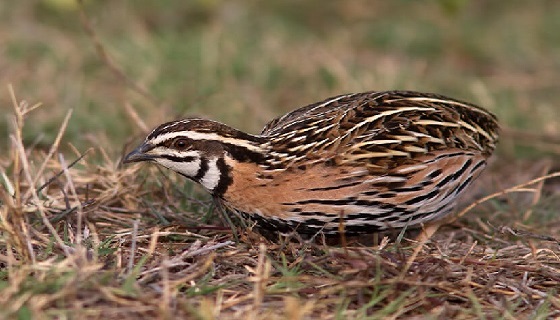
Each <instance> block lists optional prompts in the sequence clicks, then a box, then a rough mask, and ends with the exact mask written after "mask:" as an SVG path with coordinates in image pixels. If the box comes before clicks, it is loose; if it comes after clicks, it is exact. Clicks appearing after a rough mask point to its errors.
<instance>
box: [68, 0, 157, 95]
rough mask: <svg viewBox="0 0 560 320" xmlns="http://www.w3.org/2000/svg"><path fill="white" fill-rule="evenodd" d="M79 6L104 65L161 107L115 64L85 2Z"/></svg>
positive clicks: (79, 1)
mask: <svg viewBox="0 0 560 320" xmlns="http://www.w3.org/2000/svg"><path fill="white" fill-rule="evenodd" d="M78 4H79V5H78V7H79V9H80V18H81V21H82V25H83V26H84V29H85V30H86V33H87V34H88V36H89V37H90V39H91V40H92V42H93V44H94V46H95V50H96V51H97V54H98V55H99V58H100V59H101V61H103V63H105V65H106V66H107V67H108V68H109V70H111V72H113V74H114V75H115V76H116V77H117V78H118V79H120V80H122V81H124V83H125V84H126V85H128V86H129V87H130V88H131V89H132V90H133V91H135V92H137V93H139V94H140V95H142V96H143V97H144V98H146V99H148V100H149V101H150V102H151V103H153V104H154V105H159V103H158V100H157V99H156V98H155V97H154V96H153V95H152V94H150V93H149V92H148V91H147V90H146V89H144V88H142V87H141V86H140V85H139V84H137V83H136V82H134V81H133V80H132V79H130V78H129V77H128V76H127V75H126V74H125V73H124V71H122V69H121V68H120V67H118V66H117V64H116V63H115V62H113V60H112V59H111V57H110V56H109V54H108V53H107V50H105V47H104V46H103V44H102V43H101V41H100V40H99V37H98V36H97V33H96V32H95V29H94V28H93V26H92V24H91V21H90V20H89V18H88V16H87V14H86V11H85V7H84V1H83V0H78Z"/></svg>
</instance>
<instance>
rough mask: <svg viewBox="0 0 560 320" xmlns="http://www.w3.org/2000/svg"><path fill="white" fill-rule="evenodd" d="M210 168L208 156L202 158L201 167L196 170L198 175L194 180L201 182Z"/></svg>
mask: <svg viewBox="0 0 560 320" xmlns="http://www.w3.org/2000/svg"><path fill="white" fill-rule="evenodd" d="M208 168H210V167H209V166H208V159H206V158H202V159H200V168H198V171H197V172H196V175H195V176H194V177H193V180H194V181H197V182H199V181H200V180H201V179H202V178H204V175H205V174H206V172H208Z"/></svg>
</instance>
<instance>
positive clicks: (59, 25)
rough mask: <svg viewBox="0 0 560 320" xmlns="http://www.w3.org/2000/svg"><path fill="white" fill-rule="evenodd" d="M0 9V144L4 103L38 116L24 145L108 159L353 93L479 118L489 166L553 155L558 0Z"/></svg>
mask: <svg viewBox="0 0 560 320" xmlns="http://www.w3.org/2000/svg"><path fill="white" fill-rule="evenodd" d="M84 6H85V13H86V14H87V16H88V19H89V20H90V23H91V27H92V28H93V30H94V31H95V33H96V34H97V36H98V40H99V42H100V43H101V44H102V45H103V47H104V52H105V53H106V54H107V55H108V56H109V58H110V59H111V60H112V61H113V62H114V65H115V66H116V67H117V68H119V69H122V71H123V73H124V74H126V76H127V77H128V78H129V79H130V80H132V81H133V82H135V83H136V84H138V85H139V86H140V87H142V88H144V89H145V90H146V92H148V94H149V96H150V97H151V98H147V97H145V96H143V95H142V94H139V93H138V92H137V91H135V90H133V89H132V88H131V86H130V85H129V84H127V83H126V81H124V80H123V79H122V78H119V77H118V76H116V74H115V73H114V72H113V71H112V70H111V68H110V65H108V64H107V63H106V62H104V61H103V59H102V57H101V55H100V54H99V52H97V51H96V48H95V41H93V40H92V38H91V37H90V36H88V34H87V32H86V31H85V28H84V22H83V19H82V18H81V15H80V9H79V6H78V5H77V3H76V2H75V1H74V0H37V1H2V2H0V110H1V112H2V114H3V115H4V116H3V117H1V119H0V121H1V122H0V132H2V133H3V136H4V135H5V137H6V138H3V139H1V142H0V146H1V147H2V148H4V147H5V146H6V144H7V143H9V139H7V133H8V132H9V127H10V126H9V120H8V119H9V117H8V115H9V114H11V110H12V102H11V98H10V94H9V89H8V86H9V85H10V84H11V85H12V86H13V88H14V92H15V94H16V97H17V98H18V99H19V100H25V101H27V102H29V103H30V104H34V103H38V102H41V103H42V104H43V105H44V106H43V107H42V108H41V109H39V110H38V111H35V112H33V113H32V114H30V116H29V119H28V120H27V122H26V127H25V132H24V133H25V137H26V138H25V139H26V141H27V142H28V143H29V144H34V145H35V146H36V148H48V146H49V145H50V144H51V143H52V141H53V140H54V137H55V135H56V133H57V130H58V128H59V126H60V123H61V122H62V119H63V118H64V116H65V114H66V113H67V112H68V110H69V109H73V111H74V113H73V115H72V118H71V120H70V124H69V126H68V129H67V133H66V135H65V138H64V140H63V143H62V147H63V148H67V147H68V146H69V143H70V144H72V145H74V146H75V147H76V148H77V149H78V150H79V151H85V150H86V149H87V148H89V147H92V146H93V147H102V148H104V149H105V150H107V151H108V152H109V154H110V155H111V156H115V158H116V157H118V156H119V155H120V154H121V153H122V149H123V145H124V144H125V143H131V142H132V141H133V140H134V139H140V138H141V136H142V132H141V128H139V127H138V126H137V125H136V122H135V121H134V120H133V119H131V117H130V113H129V112H127V111H126V107H125V106H127V105H129V106H130V107H132V109H134V110H136V111H137V113H138V115H139V117H140V118H141V119H143V120H144V121H145V122H146V124H147V126H148V127H149V128H150V129H151V127H152V126H155V125H157V124H159V123H160V122H162V121H166V120H171V119H175V118H178V117H182V116H187V115H203V116H206V117H209V118H212V119H215V120H218V121H222V122H226V123H228V124H230V125H232V126H235V127H237V128H239V129H243V130H246V131H249V132H252V133H257V132H259V131H260V129H261V128H262V127H263V125H264V124H265V123H266V122H268V121H269V120H271V119H272V118H273V117H276V116H278V115H281V114H283V113H285V112H287V111H290V110H292V109H294V108H296V107H300V106H303V105H306V104H308V103H312V102H316V101H319V100H322V99H324V98H327V97H329V96H333V95H337V94H342V93H348V92H359V91H367V90H391V89H408V90H419V91H428V92H436V93H440V94H444V95H448V96H451V97H454V98H458V99H462V100H466V101H469V102H473V103H476V104H479V105H482V106H484V107H486V108H488V109H490V110H491V111H493V112H494V113H495V114H497V115H498V117H499V118H500V121H501V123H502V125H503V128H504V133H503V136H502V141H501V144H500V148H499V151H498V152H499V155H500V157H511V158H516V159H519V158H534V157H542V156H543V155H544V154H546V155H548V156H550V155H553V156H554V155H559V154H560V146H559V144H558V143H557V142H558V137H560V128H559V125H558V123H560V112H559V110H560V106H559V105H558V103H559V101H560V34H559V30H560V1H555V0H550V1H546V0H538V1H530V2H529V1H521V0H510V1H482V0H470V1H469V0H439V1H437V0H432V1H412V0H396V1H370V0H353V1H324V0H308V1H296V0H283V1H250V0H246V1H242V0H228V1H220V0H191V1H185V0H159V1H149V0H135V1H95V0H90V1H87V0H86V1H85V4H84Z"/></svg>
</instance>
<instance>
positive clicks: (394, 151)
mask: <svg viewBox="0 0 560 320" xmlns="http://www.w3.org/2000/svg"><path fill="white" fill-rule="evenodd" d="M497 132H498V124H497V120H496V117H495V116H494V115H492V114H491V113H489V112H488V111H486V110H484V109H482V108H480V107H477V106H475V105H473V104H470V103H466V102H461V101H458V100H454V99H450V98H447V97H444V96H441V95H436V94H427V93H418V92H411V91H388V92H366V93H357V94H347V95H340V96H336V97H332V98H329V99H327V100H324V101H322V102H318V103H314V104H311V105H308V106H306V107H303V108H300V109H297V110H295V111H292V112H290V113H288V114H286V115H284V116H282V117H279V118H277V119H275V120H273V121H271V122H270V123H268V124H267V125H266V126H265V128H264V129H263V131H262V132H261V134H259V135H251V134H247V133H244V132H242V131H239V130H236V129H233V128H231V127H229V126H227V125H225V124H222V123H219V122H215V121H210V120H205V119H199V118H187V119H183V120H178V121H172V122H168V123H165V124H162V125H160V126H159V127H157V128H156V129H155V130H153V131H152V132H151V133H150V134H149V135H148V136H147V137H146V139H145V141H144V143H143V144H142V145H141V146H139V147H138V148H137V149H136V150H134V151H133V152H131V153H130V154H128V155H127V156H126V157H125V159H124V162H136V161H153V162H156V163H158V164H160V165H162V166H164V167H167V168H169V169H171V170H174V171H176V172H178V173H180V174H182V175H183V176H185V177H187V178H189V179H192V180H193V181H195V182H198V183H200V184H201V185H202V186H204V187H205V188H206V189H207V190H208V191H209V192H210V193H212V195H213V196H214V197H216V198H217V199H218V201H220V202H221V203H222V204H223V205H224V206H225V207H226V208H227V209H228V210H229V211H231V212H233V213H235V214H238V215H239V216H241V217H242V218H244V219H249V220H251V221H254V222H255V223H256V224H257V225H258V227H260V228H263V229H268V230H273V231H280V232H289V231H292V230H297V232H300V233H307V234H312V233H316V232H320V231H321V232H324V233H326V234H332V233H337V232H339V230H340V225H341V224H342V225H343V226H344V230H345V232H347V233H350V234H352V233H364V232H376V231H380V230H385V229H390V228H402V227H405V226H410V227H412V226H415V225H418V224H420V223H425V222H428V221H431V220H435V219H438V218H441V217H443V216H445V215H447V214H449V213H450V212H451V211H452V209H453V207H454V203H455V200H456V199H457V197H459V196H460V195H461V194H462V193H463V192H464V191H465V189H466V188H467V187H468V186H469V185H470V184H471V183H472V182H473V180H474V179H476V178H477V177H478V176H479V174H480V173H481V171H482V170H483V169H484V167H485V166H486V160H487V158H488V157H489V156H490V155H491V154H492V152H493V150H494V148H495V144H496V142H497V138H498V133H497Z"/></svg>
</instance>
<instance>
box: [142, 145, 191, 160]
mask: <svg viewBox="0 0 560 320" xmlns="http://www.w3.org/2000/svg"><path fill="white" fill-rule="evenodd" d="M149 153H150V154H151V155H154V156H163V155H166V156H171V157H177V158H185V157H195V158H198V157H199V156H200V151H197V150H191V151H177V150H173V149H167V148H162V147H158V148H155V149H153V150H152V151H150V152H149Z"/></svg>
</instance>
